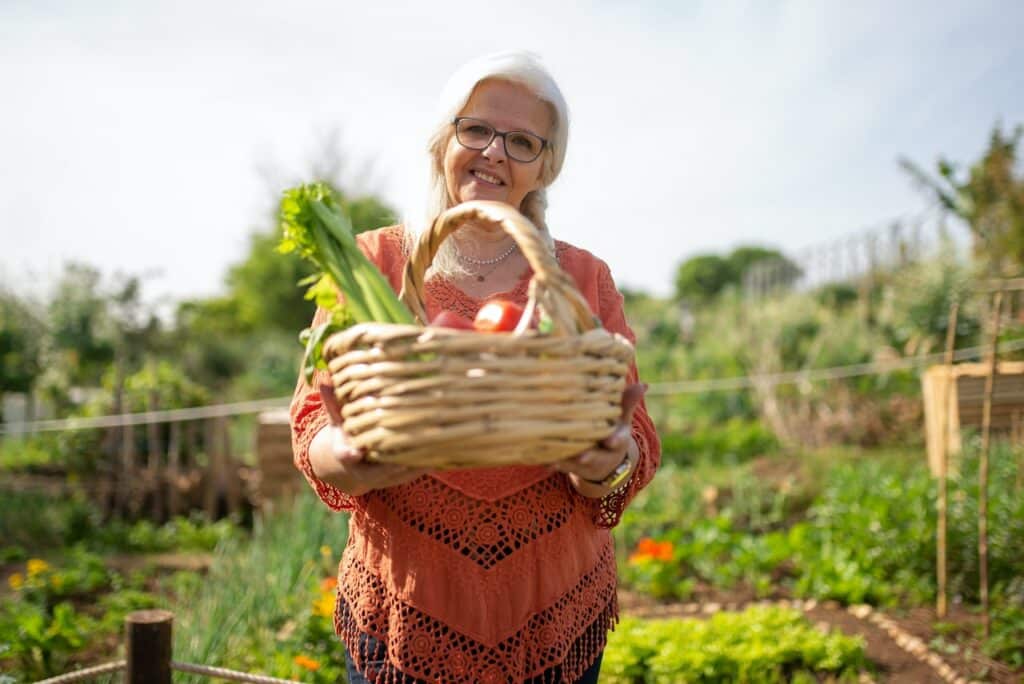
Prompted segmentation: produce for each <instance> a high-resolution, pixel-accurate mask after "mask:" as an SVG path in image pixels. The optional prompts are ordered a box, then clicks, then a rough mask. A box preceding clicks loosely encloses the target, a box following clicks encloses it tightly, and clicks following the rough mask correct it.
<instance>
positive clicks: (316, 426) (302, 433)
mask: <svg viewBox="0 0 1024 684" xmlns="http://www.w3.org/2000/svg"><path fill="white" fill-rule="evenodd" d="M326 317H327V314H326V312H325V311H324V310H323V309H317V312H316V315H315V316H314V317H313V325H319V324H320V323H322V322H323V321H324V320H325V319H326ZM328 383H330V377H329V376H328V374H327V373H326V372H324V371H317V372H316V374H315V375H314V376H313V384H312V385H309V384H307V383H306V380H305V378H303V377H302V375H301V374H300V375H299V381H298V384H297V385H296V387H295V394H294V395H292V403H291V407H290V409H289V414H290V416H291V428H292V456H293V458H294V460H295V467H296V468H298V469H299V470H300V471H301V472H302V474H303V475H305V477H306V480H307V481H308V482H309V484H310V486H312V487H313V491H315V492H316V495H317V496H318V497H320V500H321V501H323V502H324V503H325V504H327V506H328V507H329V508H331V509H332V510H335V511H342V510H351V509H353V508H355V506H356V501H355V497H351V496H349V495H348V494H345V493H344V492H342V491H341V490H340V489H338V488H337V487H334V486H332V485H329V484H327V483H326V482H324V481H323V480H321V479H320V478H318V477H317V476H316V474H314V473H313V466H312V465H311V464H310V462H309V443H310V442H312V441H313V437H315V436H316V433H318V432H319V431H320V430H321V429H322V428H323V427H325V426H326V425H327V423H328V419H327V411H326V410H325V409H324V405H323V402H322V401H321V399H320V385H323V384H328Z"/></svg>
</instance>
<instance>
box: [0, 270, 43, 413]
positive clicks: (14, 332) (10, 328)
mask: <svg viewBox="0 0 1024 684" xmlns="http://www.w3.org/2000/svg"><path fill="white" fill-rule="evenodd" d="M45 334H46V323H45V322H44V321H43V320H42V319H41V318H40V317H39V316H38V315H37V314H36V313H35V312H34V311H33V310H32V306H31V304H30V303H28V302H24V301H22V300H21V299H19V298H18V297H17V296H16V295H14V294H13V293H10V292H6V291H2V290H0V394H3V393H4V392H23V393H29V392H31V391H32V388H33V385H34V384H35V381H36V378H38V377H39V374H40V373H41V372H42V363H43V361H42V348H43V340H44V336H45Z"/></svg>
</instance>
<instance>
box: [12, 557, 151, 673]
mask: <svg viewBox="0 0 1024 684" xmlns="http://www.w3.org/2000/svg"><path fill="white" fill-rule="evenodd" d="M7 581H8V586H9V588H10V589H11V591H12V592H13V593H12V595H11V596H9V597H5V598H4V599H3V600H0V666H3V667H4V669H8V668H9V667H10V666H11V665H13V666H15V667H16V668H17V669H16V670H15V672H16V674H18V675H20V676H21V677H23V678H25V680H26V681H34V680H36V679H40V678H43V677H50V676H54V675H56V674H59V673H62V672H64V671H66V670H68V669H69V667H70V665H71V663H72V662H73V661H74V660H75V659H76V658H77V656H78V653H79V652H80V651H81V650H82V649H84V648H87V647H90V646H96V645H98V644H100V643H103V642H104V641H106V640H108V639H109V637H111V636H112V635H115V634H117V633H118V632H120V631H121V629H122V625H123V623H124V617H125V615H127V614H128V613H129V612H131V611H133V610H138V609H141V608H151V607H154V606H156V605H157V604H158V602H159V601H158V599H157V598H156V597H155V596H153V595H151V594H147V593H146V592H143V591H139V590H138V589H137V588H135V587H133V586H130V585H129V583H128V582H126V581H125V580H124V578H123V577H121V576H120V575H118V574H117V573H114V572H112V571H110V570H108V569H107V568H106V567H105V565H104V563H103V561H102V559H101V558H100V557H99V556H96V555H95V554H92V553H89V552H86V551H84V550H82V549H80V548H74V549H71V551H70V552H69V553H67V554H65V555H64V556H63V557H62V558H61V562H60V564H59V565H56V564H53V565H51V563H49V562H47V561H45V560H43V559H41V558H30V559H28V561H27V562H26V563H25V567H24V569H23V570H22V571H18V572H15V573H13V574H12V575H10V576H9V577H8V580H7ZM97 597H99V599H98V600H96V599H97ZM91 602H93V603H91ZM79 605H86V606H87V607H86V608H83V609H80V608H77V607H76V606H79Z"/></svg>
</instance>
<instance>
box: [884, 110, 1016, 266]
mask: <svg viewBox="0 0 1024 684" xmlns="http://www.w3.org/2000/svg"><path fill="white" fill-rule="evenodd" d="M1022 135H1024V128H1022V127H1021V126H1017V127H1016V128H1015V129H1014V130H1013V132H1012V133H1009V134H1005V133H1003V130H1002V127H1001V126H1000V125H999V124H996V126H995V128H994V129H993V131H992V135H991V136H990V137H989V145H988V149H987V150H986V151H985V154H984V155H983V156H982V158H981V159H980V160H979V161H977V162H976V163H975V164H973V165H972V166H971V167H970V169H968V171H967V174H966V176H965V177H963V178H961V174H960V173H959V171H958V169H957V166H956V165H955V164H954V163H952V162H950V161H947V160H946V159H944V158H940V159H939V161H938V163H937V164H936V167H937V171H938V174H939V178H938V179H936V178H933V177H931V176H929V175H928V173H927V172H925V171H924V170H923V169H921V167H919V166H918V165H916V164H915V163H914V162H912V161H910V160H907V159H902V160H900V164H901V165H902V166H903V168H904V169H905V170H906V171H907V172H908V173H909V174H910V175H911V176H912V177H913V178H914V179H915V180H916V181H917V183H918V184H919V185H920V186H921V187H923V188H924V189H925V191H926V192H928V193H929V194H931V195H934V196H935V198H936V199H937V200H938V201H939V203H940V204H941V205H942V206H943V207H945V208H946V209H947V210H949V211H951V212H952V213H953V214H955V215H956V216H958V217H960V218H961V219H962V220H963V221H964V222H965V223H966V224H967V226H968V228H969V229H970V231H971V235H972V238H973V246H974V253H975V255H976V256H978V257H980V258H982V259H983V260H985V261H986V262H988V265H989V266H990V269H991V271H992V272H993V273H1001V274H1003V275H1007V276H1008V275H1016V274H1018V273H1020V272H1021V269H1022V268H1024V174H1022V173H1021V170H1020V168H1019V167H1018V164H1017V147H1018V145H1019V144H1020V141H1021V136H1022Z"/></svg>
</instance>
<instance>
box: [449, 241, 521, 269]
mask: <svg viewBox="0 0 1024 684" xmlns="http://www.w3.org/2000/svg"><path fill="white" fill-rule="evenodd" d="M517 247H519V245H518V244H516V243H515V242H513V243H512V246H511V247H509V248H508V249H507V250H505V251H504V252H503V253H502V254H499V255H498V256H496V257H494V258H493V259H475V258H473V257H471V256H466V255H465V254H463V253H462V252H460V251H459V248H458V247H456V248H455V254H457V255H458V257H459V259H461V260H462V261H465V262H466V263H470V264H473V265H474V266H491V265H493V264H497V263H500V262H502V261H504V260H505V259H508V258H509V257H510V256H512V252H514V251H516V248H517Z"/></svg>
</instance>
